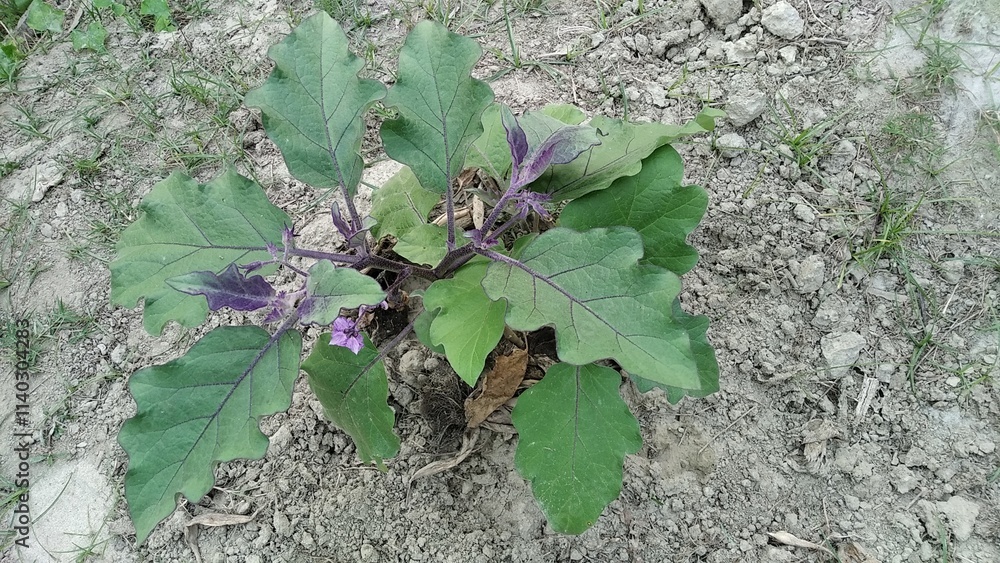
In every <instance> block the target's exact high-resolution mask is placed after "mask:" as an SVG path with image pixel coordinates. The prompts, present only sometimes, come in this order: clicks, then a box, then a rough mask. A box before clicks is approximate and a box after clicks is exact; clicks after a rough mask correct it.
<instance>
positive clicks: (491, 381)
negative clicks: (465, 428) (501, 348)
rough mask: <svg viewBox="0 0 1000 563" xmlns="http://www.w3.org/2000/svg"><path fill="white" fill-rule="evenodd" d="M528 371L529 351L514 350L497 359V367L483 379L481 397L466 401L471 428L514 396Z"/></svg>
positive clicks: (466, 415)
mask: <svg viewBox="0 0 1000 563" xmlns="http://www.w3.org/2000/svg"><path fill="white" fill-rule="evenodd" d="M527 369H528V351H527V350H517V349H516V350H514V351H513V352H511V354H510V355H509V356H500V357H498V358H497V361H496V365H494V366H493V369H492V370H490V372H489V373H487V374H486V376H485V377H484V378H483V380H482V381H483V382H482V384H481V385H482V391H481V393H479V395H477V396H474V397H469V398H468V399H466V400H465V418H466V420H468V421H469V423H468V425H469V428H475V427H477V426H479V425H480V424H481V423H482V422H483V421H484V420H486V418H487V417H488V416H490V414H491V413H492V412H493V411H495V410H497V409H498V408H499V407H500V405H502V404H504V403H506V402H507V401H508V400H510V398H511V397H513V396H514V393H515V392H516V391H517V386H518V385H520V384H521V380H523V379H524V374H525V372H526V371H527Z"/></svg>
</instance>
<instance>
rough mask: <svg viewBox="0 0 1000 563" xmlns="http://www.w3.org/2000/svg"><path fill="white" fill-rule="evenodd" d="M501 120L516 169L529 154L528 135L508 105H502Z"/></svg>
mask: <svg viewBox="0 0 1000 563" xmlns="http://www.w3.org/2000/svg"><path fill="white" fill-rule="evenodd" d="M500 120H501V121H503V128H504V129H506V130H507V144H508V145H510V155H511V159H512V160H513V163H514V170H515V171H516V170H517V169H518V168H520V167H521V163H522V162H523V161H524V156H525V155H526V154H528V137H527V136H526V135H525V134H524V129H521V124H520V123H518V122H517V118H516V117H514V114H513V113H511V112H510V108H508V107H507V106H500Z"/></svg>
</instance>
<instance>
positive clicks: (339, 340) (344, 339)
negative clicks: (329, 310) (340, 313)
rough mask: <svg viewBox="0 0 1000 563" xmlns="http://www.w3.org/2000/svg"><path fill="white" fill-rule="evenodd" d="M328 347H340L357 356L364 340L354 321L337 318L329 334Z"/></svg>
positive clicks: (363, 344)
mask: <svg viewBox="0 0 1000 563" xmlns="http://www.w3.org/2000/svg"><path fill="white" fill-rule="evenodd" d="M330 346H342V347H344V348H347V349H348V350H350V351H351V352H354V353H355V354H357V353H358V352H360V351H361V349H362V348H364V346H365V339H364V337H363V336H361V331H360V330H358V325H357V323H356V322H355V321H353V320H351V319H348V318H347V317H337V318H336V319H335V320H334V321H333V331H332V332H330Z"/></svg>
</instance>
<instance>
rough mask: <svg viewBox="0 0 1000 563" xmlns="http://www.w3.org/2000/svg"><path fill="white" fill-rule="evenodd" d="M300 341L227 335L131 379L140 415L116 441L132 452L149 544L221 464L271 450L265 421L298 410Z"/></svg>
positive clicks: (131, 491)
mask: <svg viewBox="0 0 1000 563" xmlns="http://www.w3.org/2000/svg"><path fill="white" fill-rule="evenodd" d="M301 352H302V337H301V336H300V335H299V333H298V332H295V331H285V332H283V333H281V334H280V335H275V336H271V335H269V334H268V333H267V332H266V331H264V330H263V329H260V328H257V327H249V326H242V327H220V328H216V329H215V330H213V331H212V332H209V333H208V334H206V335H205V336H204V338H202V339H201V340H200V341H198V342H197V343H196V344H195V345H194V346H193V347H192V348H191V349H190V350H189V351H188V353H187V354H185V355H184V356H182V357H180V358H178V359H176V360H173V361H171V362H168V363H166V364H163V365H159V366H153V367H149V368H146V369H143V370H141V371H138V372H136V373H135V374H134V375H132V377H131V378H129V390H130V391H131V393H132V397H133V398H134V399H135V402H136V406H137V410H136V415H135V416H134V417H132V418H131V419H129V420H128V421H126V422H125V424H124V425H123V426H122V429H121V432H119V434H118V442H119V443H120V444H121V446H122V448H124V449H125V452H126V453H128V457H129V467H128V472H127V473H126V474H125V498H126V500H128V507H129V513H130V514H131V515H132V522H133V523H134V524H135V530H136V539H137V541H138V543H142V542H143V541H144V540H145V539H146V537H147V536H148V535H149V532H150V531H151V530H152V529H153V527H154V526H156V524H157V522H159V521H161V520H163V519H164V518H166V517H167V516H169V515H170V513H171V512H173V511H174V508H175V507H176V505H177V495H179V494H183V495H184V496H185V497H187V499H188V500H189V501H191V502H198V500H200V499H201V497H202V496H204V495H205V493H207V492H208V491H209V490H210V489H211V488H212V484H213V482H214V476H213V470H214V469H215V466H216V465H217V464H218V463H219V462H223V461H231V460H234V459H237V458H244V459H259V458H261V457H263V456H264V453H265V452H266V451H267V444H268V441H267V437H266V436H264V434H262V433H261V431H260V428H259V427H258V424H259V422H260V417H262V416H267V415H271V414H275V413H277V412H281V411H284V410H286V409H287V408H288V406H289V405H290V404H291V398H292V386H293V384H294V382H295V378H296V377H297V376H298V373H299V369H298V368H299V356H300V354H301Z"/></svg>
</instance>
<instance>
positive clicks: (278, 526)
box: [273, 511, 294, 538]
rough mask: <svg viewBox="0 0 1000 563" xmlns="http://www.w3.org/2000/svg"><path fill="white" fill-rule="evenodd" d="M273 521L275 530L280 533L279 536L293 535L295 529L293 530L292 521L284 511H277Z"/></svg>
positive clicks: (287, 536)
mask: <svg viewBox="0 0 1000 563" xmlns="http://www.w3.org/2000/svg"><path fill="white" fill-rule="evenodd" d="M273 523H274V532H275V533H276V534H278V535H279V536H284V537H286V538H289V537H291V536H292V532H293V531H294V530H292V523H291V522H290V521H289V520H288V517H287V516H285V513H284V512H281V511H275V513H274V518H273Z"/></svg>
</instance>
